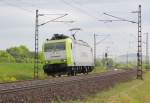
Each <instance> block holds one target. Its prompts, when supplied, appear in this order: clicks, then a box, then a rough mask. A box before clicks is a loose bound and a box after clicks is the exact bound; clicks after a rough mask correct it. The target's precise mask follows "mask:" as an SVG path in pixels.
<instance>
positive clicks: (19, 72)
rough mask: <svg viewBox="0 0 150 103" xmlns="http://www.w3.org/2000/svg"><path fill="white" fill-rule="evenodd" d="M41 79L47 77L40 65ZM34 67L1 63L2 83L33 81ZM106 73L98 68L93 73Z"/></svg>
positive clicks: (24, 64) (28, 64) (0, 78)
mask: <svg viewBox="0 0 150 103" xmlns="http://www.w3.org/2000/svg"><path fill="white" fill-rule="evenodd" d="M39 66H40V69H39V77H40V79H43V78H45V77H46V75H45V74H44V72H43V69H42V65H39ZM33 67H34V64H31V63H0V82H13V81H17V80H30V79H33V71H34V70H33ZM104 71H106V69H105V68H102V67H97V68H96V69H94V70H93V72H92V73H100V72H104Z"/></svg>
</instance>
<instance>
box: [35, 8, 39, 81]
mask: <svg viewBox="0 0 150 103" xmlns="http://www.w3.org/2000/svg"><path fill="white" fill-rule="evenodd" d="M38 17H39V14H38V10H36V20H35V53H34V79H38V71H39V70H38V69H39V63H38V62H39V57H38V56H39V53H38V47H39V39H38V37H39V30H38V28H39V27H38V25H39V24H38V23H39V22H38Z"/></svg>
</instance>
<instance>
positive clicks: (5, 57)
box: [0, 50, 15, 63]
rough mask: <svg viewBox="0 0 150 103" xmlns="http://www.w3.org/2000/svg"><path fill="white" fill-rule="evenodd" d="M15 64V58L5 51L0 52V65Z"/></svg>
mask: <svg viewBox="0 0 150 103" xmlns="http://www.w3.org/2000/svg"><path fill="white" fill-rule="evenodd" d="M10 62H15V58H13V56H11V55H10V54H9V53H8V52H6V51H2V50H1V51H0V63H10Z"/></svg>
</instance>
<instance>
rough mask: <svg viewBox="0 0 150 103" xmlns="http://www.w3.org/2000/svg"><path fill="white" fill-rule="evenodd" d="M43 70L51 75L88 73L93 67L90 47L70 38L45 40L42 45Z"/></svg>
mask: <svg viewBox="0 0 150 103" xmlns="http://www.w3.org/2000/svg"><path fill="white" fill-rule="evenodd" d="M43 52H44V57H45V65H44V66H43V69H44V72H45V73H46V74H47V75H51V76H56V75H58V76H61V75H64V74H67V75H72V76H73V75H76V74H78V73H84V74H85V73H88V72H91V71H92V70H93V68H94V60H93V52H92V48H91V47H90V46H89V45H88V44H87V43H86V42H84V41H82V40H74V39H71V38H65V39H59V40H46V42H45V43H44V45H43Z"/></svg>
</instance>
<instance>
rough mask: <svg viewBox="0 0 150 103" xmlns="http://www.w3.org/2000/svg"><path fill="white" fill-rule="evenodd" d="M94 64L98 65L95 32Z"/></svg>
mask: <svg viewBox="0 0 150 103" xmlns="http://www.w3.org/2000/svg"><path fill="white" fill-rule="evenodd" d="M94 65H96V34H94Z"/></svg>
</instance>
